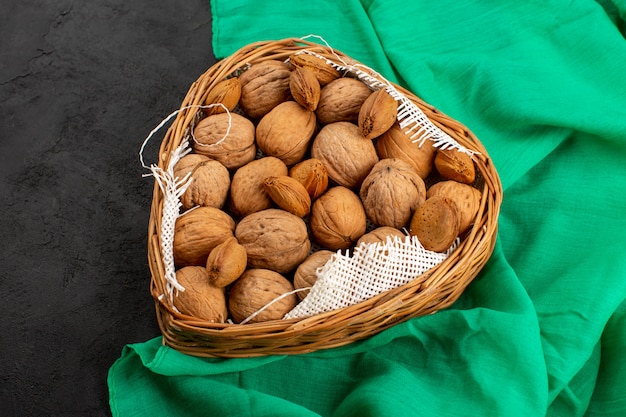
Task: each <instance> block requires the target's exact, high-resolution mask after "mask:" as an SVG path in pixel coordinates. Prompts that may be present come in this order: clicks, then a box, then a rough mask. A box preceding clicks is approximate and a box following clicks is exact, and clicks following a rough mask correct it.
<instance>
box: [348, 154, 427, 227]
mask: <svg viewBox="0 0 626 417" xmlns="http://www.w3.org/2000/svg"><path fill="white" fill-rule="evenodd" d="M359 195H360V197H361V200H362V201H363V206H364V207H365V213H366V214H367V218H368V219H369V220H370V221H371V222H372V223H373V224H375V225H376V226H391V227H395V228H397V229H399V228H401V227H404V226H406V225H407V223H408V222H409V220H410V219H411V215H412V214H413V212H414V211H415V209H417V207H419V206H420V205H421V204H422V203H423V202H424V200H426V185H425V184H424V180H423V179H422V178H421V177H420V176H419V175H417V172H415V170H414V169H413V167H412V166H411V165H409V163H407V162H404V161H403V160H402V159H397V158H387V159H381V160H380V161H379V162H377V163H376V165H374V167H373V168H372V170H371V171H370V173H369V174H368V175H367V177H366V178H365V180H364V181H363V184H362V185H361V191H360V193H359Z"/></svg>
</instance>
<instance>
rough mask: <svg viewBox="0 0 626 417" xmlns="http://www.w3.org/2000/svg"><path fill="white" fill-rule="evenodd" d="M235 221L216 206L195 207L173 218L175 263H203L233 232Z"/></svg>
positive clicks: (183, 264) (203, 264) (182, 264)
mask: <svg viewBox="0 0 626 417" xmlns="http://www.w3.org/2000/svg"><path fill="white" fill-rule="evenodd" d="M234 230H235V221H234V220H233V219H232V217H230V216H229V215H228V214H227V213H226V212H224V211H222V210H220V209H218V208H215V207H197V208H194V209H192V210H189V211H187V212H185V213H184V214H182V215H181V216H179V217H178V218H177V219H176V224H175V226H174V245H173V249H174V263H175V264H176V265H178V266H188V265H202V266H205V265H206V260H207V257H208V256H209V252H211V250H213V248H214V247H216V246H217V245H219V244H220V243H222V242H223V241H225V240H226V239H227V238H229V237H231V236H233V231H234Z"/></svg>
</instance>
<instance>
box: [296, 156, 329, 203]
mask: <svg viewBox="0 0 626 417" xmlns="http://www.w3.org/2000/svg"><path fill="white" fill-rule="evenodd" d="M289 176H290V177H292V178H294V179H296V180H297V181H298V182H300V184H302V185H303V186H304V188H305V189H306V190H307V192H308V193H309V196H310V197H311V200H315V199H316V198H317V197H319V196H320V195H322V194H324V192H325V191H326V189H327V188H328V170H326V167H325V166H324V164H323V163H322V161H320V160H319V159H317V158H309V159H305V160H304V161H301V162H298V163H297V164H296V165H294V166H293V167H291V168H290V169H289Z"/></svg>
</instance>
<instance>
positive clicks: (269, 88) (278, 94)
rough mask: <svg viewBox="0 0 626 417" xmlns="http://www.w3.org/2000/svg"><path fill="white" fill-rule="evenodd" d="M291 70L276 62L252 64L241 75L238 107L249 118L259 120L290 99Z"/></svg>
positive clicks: (267, 61) (285, 65)
mask: <svg viewBox="0 0 626 417" xmlns="http://www.w3.org/2000/svg"><path fill="white" fill-rule="evenodd" d="M290 76H291V68H290V67H289V65H287V64H286V63H284V62H282V61H278V60H266V61H262V62H258V63H256V64H253V65H251V66H250V68H248V69H247V70H245V71H244V72H242V73H241V75H240V76H239V82H240V83H241V99H240V100H239V106H240V107H241V109H242V110H243V111H244V112H245V113H246V114H247V115H248V116H250V117H251V118H253V119H260V118H261V117H263V116H265V115H266V114H267V113H269V112H270V110H272V109H273V108H274V107H276V106H277V105H279V104H280V103H282V102H283V101H287V100H289V99H291V92H290V90H289V77H290Z"/></svg>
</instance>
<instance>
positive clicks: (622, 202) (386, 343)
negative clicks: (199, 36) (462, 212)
mask: <svg viewBox="0 0 626 417" xmlns="http://www.w3.org/2000/svg"><path fill="white" fill-rule="evenodd" d="M211 7H212V13H213V30H214V37H213V47H214V51H215V54H216V55H217V56H218V57H224V56H226V55H228V54H230V53H232V52H234V51H235V50H237V49H238V48H240V47H241V46H243V45H245V44H247V43H251V42H254V41H259V40H270V39H280V38H284V37H302V36H306V35H308V34H316V35H319V36H322V37H323V38H324V39H325V40H326V41H327V42H328V43H329V44H330V45H332V46H333V47H335V48H336V49H338V50H341V51H342V52H345V53H347V54H348V55H351V56H352V57H354V58H355V59H358V60H360V61H361V62H363V63H365V64H367V65H369V66H371V67H372V68H374V69H376V70H377V71H379V72H381V73H382V74H383V75H385V76H386V77H387V78H388V79H390V80H393V81H396V82H399V83H401V84H402V85H404V86H405V87H407V88H409V89H410V90H411V91H413V92H414V93H416V94H417V95H419V96H420V97H422V98H423V99H424V100H426V101H427V102H429V103H431V104H433V105H434V106H436V107H437V108H439V109H440V110H441V111H443V112H444V113H446V114H448V115H449V116H451V117H453V118H455V119H457V120H460V121H461V122H463V123H464V124H465V125H467V126H468V127H469V128H470V129H471V130H472V131H473V132H474V133H475V134H476V135H477V136H478V137H479V138H480V140H481V141H482V143H483V144H484V145H485V146H486V148H487V150H488V151H489V153H490V155H491V157H492V158H493V160H494V162H495V165H496V167H497V169H498V171H499V174H500V176H501V179H502V183H503V186H504V202H503V205H502V211H501V215H500V222H499V223H500V227H499V233H498V241H497V245H496V248H495V251H494V254H493V256H492V258H491V260H490V261H489V263H488V264H487V266H486V267H485V269H484V270H483V271H482V272H481V274H480V275H479V277H478V278H477V280H475V281H474V282H473V283H472V284H471V285H470V286H469V287H468V289H467V290H466V292H465V293H464V294H463V295H462V296H461V298H460V299H459V300H458V301H457V302H456V303H455V304H454V305H453V306H452V307H451V308H449V309H447V310H445V311H441V312H439V313H437V314H434V315H430V316H427V317H423V318H417V319H413V320H411V321H409V322H407V323H404V324H400V325H397V326H395V327H393V328H391V329H389V330H387V331H385V332H383V333H381V334H379V335H377V336H374V337H371V338H369V339H367V340H365V341H363V342H358V343H354V344H351V345H349V346H345V347H342V348H336V349H331V350H325V351H319V352H314V353H311V354H305V355H296V356H284V357H283V356H280V357H265V358H250V359H230V360H223V359H216V360H214V359H200V358H194V357H189V356H185V355H182V354H180V353H178V352H176V351H174V350H172V349H169V348H167V347H164V346H162V345H161V340H160V338H155V339H153V340H149V341H146V342H145V343H138V344H132V345H128V346H126V347H124V349H123V352H122V355H121V357H120V358H119V359H118V361H116V362H115V363H114V364H113V366H112V367H111V369H110V373H109V380H108V384H109V389H110V405H111V410H112V413H113V415H114V416H115V417H126V416H318V415H319V416H333V417H339V416H354V417H362V416H376V417H380V416H433V415H437V416H455V417H457V416H515V417H518V416H568V417H570V416H626V360H625V359H624V354H625V353H626V256H625V254H626V237H625V236H624V231H625V230H626V216H624V208H625V207H626V169H625V168H624V164H625V163H626V40H625V39H624V35H625V34H626V30H625V24H624V22H625V20H626V2H625V1H623V0H621V1H617V0H616V1H613V2H611V1H609V0H604V1H591V0H578V1H564V0H558V1H552V0H534V1H525V2H524V1H522V2H520V1H512V0H501V1H476V0H469V1H464V2H459V1H451V0H443V1H439V2H426V1H419V0H416V1H405V0H386V1H382V0H378V1H375V0H371V1H366V0H362V1H360V2H359V1H357V0H344V1H341V2H335V1H315V2H311V1H303V0H289V1H280V0H278V1H272V2H261V1H249V0H215V1H213V2H211Z"/></svg>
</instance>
